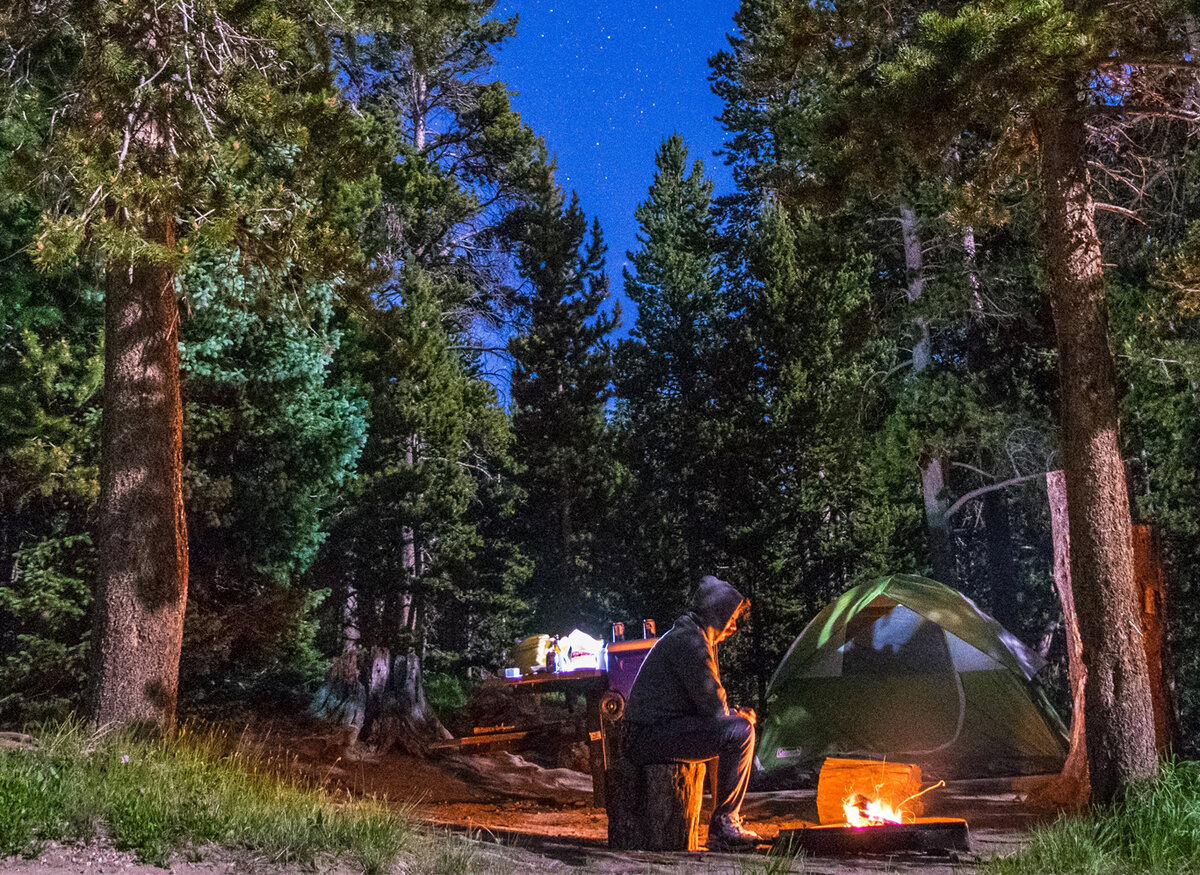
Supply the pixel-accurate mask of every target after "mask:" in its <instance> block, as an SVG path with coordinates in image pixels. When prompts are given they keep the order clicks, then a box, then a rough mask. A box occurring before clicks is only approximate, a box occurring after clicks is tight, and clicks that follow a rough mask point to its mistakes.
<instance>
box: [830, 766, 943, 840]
mask: <svg viewBox="0 0 1200 875" xmlns="http://www.w3.org/2000/svg"><path fill="white" fill-rule="evenodd" d="M920 792H921V767H920V766H915V765H911V764H909V763H889V762H883V761H879V760H850V759H838V758H836V757H829V758H828V759H826V760H825V763H824V764H823V765H822V766H821V774H820V776H819V777H818V778H817V820H818V821H820V822H821V823H822V824H828V823H845V822H846V810H845V808H844V807H843V806H844V805H845V802H846V800H847V799H849V798H850V797H852V796H856V795H860V794H861V795H863V796H866V797H867V798H868V799H879V800H881V801H883V802H886V803H888V804H889V805H891V806H893V807H899V805H900V803H901V802H904V806H903V809H902V813H903V814H904V815H905V816H906V817H908V816H912V817H913V818H916V817H919V816H920V815H921V814H922V813H923V811H924V806H923V805H922V802H921V799H920V798H910V797H914V796H916V794H918V793H920ZM905 800H908V801H905Z"/></svg>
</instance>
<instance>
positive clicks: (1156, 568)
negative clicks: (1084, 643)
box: [1133, 523, 1180, 753]
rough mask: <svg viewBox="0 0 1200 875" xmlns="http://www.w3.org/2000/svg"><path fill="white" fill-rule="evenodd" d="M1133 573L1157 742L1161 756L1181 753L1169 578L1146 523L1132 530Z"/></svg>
mask: <svg viewBox="0 0 1200 875" xmlns="http://www.w3.org/2000/svg"><path fill="white" fill-rule="evenodd" d="M1133 573H1134V579H1135V580H1136V581H1137V586H1138V595H1139V596H1140V601H1141V610H1142V644H1143V646H1144V647H1145V649H1146V667H1147V669H1148V671H1149V674H1150V702H1151V705H1152V706H1153V708H1154V740H1155V744H1156V746H1157V747H1158V751H1159V753H1165V752H1166V751H1169V750H1171V749H1176V750H1178V749H1179V746H1180V745H1179V743H1180V727H1179V713H1178V710H1177V709H1176V707H1175V695H1174V693H1175V689H1174V684H1173V683H1172V682H1171V669H1170V659H1169V655H1168V651H1167V631H1166V630H1167V616H1166V575H1165V574H1164V573H1163V567H1162V557H1161V554H1160V552H1159V545H1158V539H1157V538H1156V537H1155V536H1154V530H1153V529H1152V528H1151V526H1149V525H1148V524H1146V523H1138V524H1137V525H1135V526H1134V527H1133Z"/></svg>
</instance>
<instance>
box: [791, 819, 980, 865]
mask: <svg viewBox="0 0 1200 875" xmlns="http://www.w3.org/2000/svg"><path fill="white" fill-rule="evenodd" d="M775 849H777V850H780V851H787V852H795V851H798V850H803V851H805V852H806V853H809V854H818V855H820V854H824V855H829V856H837V855H855V854H891V853H896V852H899V851H917V852H922V853H927V854H928V853H934V854H936V853H950V852H951V851H970V850H971V838H970V834H969V833H968V831H967V822H966V821H965V820H962V819H961V818H957V817H919V818H917V819H916V820H915V821H913V822H912V823H881V824H876V825H872V826H850V825H849V824H848V823H842V824H831V825H827V826H811V827H802V828H800V829H786V830H781V831H780V833H779V837H778V838H777V839H775Z"/></svg>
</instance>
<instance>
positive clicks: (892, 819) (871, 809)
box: [842, 793, 912, 826]
mask: <svg viewBox="0 0 1200 875" xmlns="http://www.w3.org/2000/svg"><path fill="white" fill-rule="evenodd" d="M842 807H843V809H845V812H846V823H848V824H850V825H851V826H880V825H882V824H885V823H904V815H903V813H902V812H901V811H900V810H899V809H898V808H893V807H892V806H891V805H889V804H888V803H886V802H884V801H883V800H882V799H868V798H867V797H866V796H864V795H862V794H861V793H855V794H854V795H853V796H851V797H850V798H849V799H847V800H846V801H845V802H844V803H843V804H842ZM911 819H912V818H911V817H910V818H909V820H911Z"/></svg>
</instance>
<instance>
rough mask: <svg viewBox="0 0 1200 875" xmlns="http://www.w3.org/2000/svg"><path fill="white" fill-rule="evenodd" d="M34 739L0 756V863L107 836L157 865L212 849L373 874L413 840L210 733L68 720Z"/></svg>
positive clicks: (365, 808) (376, 806)
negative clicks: (332, 861) (110, 730)
mask: <svg viewBox="0 0 1200 875" xmlns="http://www.w3.org/2000/svg"><path fill="white" fill-rule="evenodd" d="M35 737H36V739H37V741H36V743H34V744H32V745H30V746H27V747H26V748H24V749H20V750H7V751H0V858H3V857H7V856H11V855H14V854H21V855H23V856H26V857H35V856H37V854H38V853H39V852H40V850H41V847H42V845H43V844H44V843H45V842H48V841H65V842H70V841H88V840H90V839H92V838H94V837H96V836H97V835H98V834H99V833H100V832H101V831H103V832H105V833H106V834H107V835H108V836H109V837H111V839H112V840H113V842H114V843H115V844H116V846H117V847H118V848H121V849H124V850H130V851H132V852H133V853H134V854H135V855H136V856H137V858H138V859H139V860H140V861H142V862H146V863H152V864H157V865H163V866H165V865H166V864H167V863H168V861H169V860H170V858H171V856H172V855H173V854H175V853H179V852H187V853H188V854H189V855H192V856H194V855H195V854H197V853H198V852H199V850H200V848H202V847H203V846H204V845H208V844H216V845H220V846H222V847H225V848H232V849H241V850H245V851H248V852H251V853H254V854H256V855H261V856H265V857H268V858H271V859H274V860H278V861H287V862H298V863H308V864H311V863H315V862H316V861H317V860H319V859H321V858H324V857H339V858H342V859H345V860H346V861H347V862H351V863H353V864H355V865H356V866H357V867H359V868H361V870H362V871H363V872H364V873H368V875H377V873H382V872H385V871H387V870H388V869H389V868H390V867H391V866H392V864H393V863H394V862H395V861H396V859H397V858H398V857H399V855H400V853H401V852H402V851H403V850H405V849H406V847H407V846H408V845H409V844H410V842H411V838H412V835H413V831H412V828H411V827H410V826H408V824H407V823H406V822H405V821H404V819H403V817H402V816H401V815H400V814H398V813H397V812H396V811H394V810H392V809H389V808H387V807H385V806H384V805H383V804H381V803H379V802H377V801H373V800H367V801H362V800H348V799H338V798H335V797H333V796H331V795H329V794H328V793H326V792H324V791H323V790H321V789H319V788H314V787H310V786H306V785H304V784H303V783H301V782H299V781H298V780H296V779H292V778H288V777H286V776H284V775H283V774H282V773H281V771H280V769H278V768H277V767H276V766H275V765H273V764H272V763H271V762H270V761H268V760H266V759H264V758H263V757H262V756H261V755H258V754H255V753H253V752H250V751H247V750H245V749H244V747H242V746H239V745H238V744H237V743H235V742H234V741H233V740H232V739H231V738H229V737H228V736H226V735H224V734H222V733H220V732H217V731H200V732H198V731H195V730H189V729H186V728H185V729H181V730H179V731H178V732H177V733H175V734H174V735H173V736H172V737H170V738H169V739H165V740H147V739H139V738H137V737H135V736H133V735H129V734H107V735H94V734H91V733H89V732H88V731H86V730H85V729H84V727H83V726H82V725H80V724H70V723H68V724H63V725H60V726H57V727H48V728H46V729H44V730H43V731H41V732H39V733H35Z"/></svg>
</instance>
